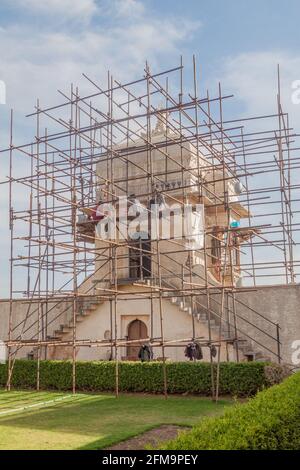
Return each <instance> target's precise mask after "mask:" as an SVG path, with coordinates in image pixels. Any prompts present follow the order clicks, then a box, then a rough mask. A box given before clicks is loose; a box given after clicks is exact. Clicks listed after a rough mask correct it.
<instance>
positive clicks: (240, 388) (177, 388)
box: [0, 360, 280, 396]
mask: <svg viewBox="0 0 300 470" xmlns="http://www.w3.org/2000/svg"><path fill="white" fill-rule="evenodd" d="M266 366H267V367H268V369H266ZM36 367H37V364H36V361H29V360H17V361H16V362H15V367H14V371H13V378H12V385H13V387H15V388H34V387H35V384H36ZM118 367H119V387H120V391H121V392H150V393H162V392H163V365H162V362H156V361H154V362H148V363H146V362H144V363H141V362H120V363H119V365H118ZM166 367H167V382H168V392H169V393H193V394H201V395H210V393H211V366H210V364H209V363H205V362H167V364H166ZM278 368H279V366H278V365H276V364H267V365H266V364H265V363H262V362H247V363H235V362H231V363H230V362H226V363H221V364H220V388H219V391H220V394H221V395H227V394H229V395H236V396H251V395H254V394H255V393H256V392H257V391H258V390H262V389H263V388H265V387H268V386H269V385H271V384H270V382H269V379H268V377H267V376H266V373H265V371H266V370H268V371H269V375H270V370H272V369H276V371H277V372H276V373H274V374H271V376H272V380H274V377H277V378H278V380H279V378H280V374H279V372H278V370H279V369H278ZM215 370H216V367H215ZM6 380H7V365H6V364H5V365H3V364H2V365H0V386H5V384H6ZM76 386H77V390H81V391H93V392H97V391H100V392H101V391H113V390H114V388H115V362H106V361H98V362H96V361H95V362H86V361H85V362H80V361H79V362H77V363H76ZM40 388H41V389H50V390H51V389H54V390H70V389H71V388H72V363H71V362H70V361H41V363H40Z"/></svg>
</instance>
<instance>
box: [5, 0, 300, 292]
mask: <svg viewBox="0 0 300 470" xmlns="http://www.w3.org/2000/svg"><path fill="white" fill-rule="evenodd" d="M299 17H300V3H299V1H298V0H289V1H288V2H282V1H280V0H260V1H259V0H226V1H223V0H210V1H202V0H198V1H197V0H185V1H178V0H160V1H159V0H144V1H142V0H47V1H41V0H14V1H13V2H12V1H11V0H1V2H0V40H1V56H0V57H1V58H0V80H3V81H4V82H5V84H6V91H7V100H6V105H0V147H1V148H4V147H6V146H7V143H8V142H7V130H8V114H9V109H10V108H11V107H12V108H14V110H15V121H16V130H15V134H16V141H22V140H24V139H25V140H31V134H32V129H31V127H30V126H31V124H30V121H28V120H26V119H25V118H24V115H25V114H26V113H27V112H30V111H31V110H32V108H33V106H34V103H35V100H36V98H37V97H39V98H40V100H41V103H42V105H46V104H53V103H56V102H57V101H58V99H59V98H58V95H57V89H61V90H67V89H68V86H69V84H70V82H71V81H72V82H74V83H75V84H79V85H80V86H81V87H82V88H81V89H82V90H83V91H84V90H85V86H86V83H85V82H84V81H83V80H82V77H81V73H82V72H85V73H87V74H88V75H89V76H90V77H91V78H93V79H95V80H99V82H101V80H105V77H106V72H107V69H111V71H112V73H113V74H114V76H115V77H116V78H117V77H118V78H120V79H121V80H127V79H131V78H135V77H139V76H141V74H142V71H143V67H144V64H145V60H146V59H147V60H149V62H150V64H151V66H152V68H153V69H154V70H158V69H160V68H168V67H172V66H174V64H175V65H177V64H178V60H179V55H180V54H183V56H184V60H185V62H187V63H190V62H191V58H192V55H193V54H195V55H196V57H197V62H198V66H199V70H200V72H199V73H200V88H201V89H202V90H203V91H204V90H205V89H206V88H207V87H210V88H212V90H214V89H215V88H216V84H217V82H218V80H221V82H222V83H223V89H224V90H225V91H226V92H229V93H234V94H235V96H236V102H237V105H236V112H237V113H240V114H259V113H265V112H266V113H268V112H269V111H271V112H272V111H274V109H275V104H276V94H275V93H276V91H275V86H276V65H277V63H280V65H281V73H282V94H283V101H284V104H285V109H288V110H289V111H290V113H291V117H292V119H293V124H294V126H295V127H296V128H298V129H299V128H300V126H299V125H298V123H299V117H300V106H298V107H297V106H295V105H292V104H291V99H290V95H291V83H292V82H293V81H294V80H297V79H300V52H299V50H300V35H299ZM0 172H1V175H0V180H3V179H5V177H6V175H7V161H6V160H5V158H4V157H3V155H1V154H0ZM6 189H7V188H6V187H5V186H3V185H0V211H1V219H0V230H1V239H0V264H1V266H0V273H1V285H0V295H3V296H5V295H6V294H7V285H8V284H7V277H8V275H7V269H8V264H7V262H8V230H7V219H8V216H7V197H6ZM20 197H21V195H20Z"/></svg>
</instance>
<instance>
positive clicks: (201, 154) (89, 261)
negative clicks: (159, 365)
mask: <svg viewBox="0 0 300 470" xmlns="http://www.w3.org/2000/svg"><path fill="white" fill-rule="evenodd" d="M189 70H191V71H192V72H191V73H190V72H189ZM84 78H85V79H86V80H87V81H88V83H89V85H90V86H91V92H90V94H88V95H84V96H82V95H81V94H80V92H79V89H78V88H76V87H75V86H74V85H71V87H70V92H69V93H68V94H66V93H63V92H59V93H60V96H61V97H62V100H61V102H60V104H57V105H56V106H51V107H42V106H41V104H40V102H39V100H37V103H36V106H35V109H34V112H32V113H31V114H29V115H28V117H31V118H33V119H35V136H34V138H33V140H32V141H30V142H29V143H25V144H22V145H15V144H14V132H13V128H14V126H13V111H11V122H10V144H9V148H8V149H6V150H3V151H2V152H3V153H6V154H7V155H8V158H9V176H8V179H7V183H8V185H9V220H10V247H11V255H10V304H9V305H10V308H9V333H8V339H7V342H6V344H7V347H8V379H7V388H8V389H10V388H11V379H12V374H13V369H14V364H15V360H16V358H17V357H18V354H19V351H20V350H21V348H32V351H33V355H34V357H35V358H36V360H37V379H36V387H37V389H39V387H40V362H41V360H43V359H46V358H47V357H49V351H51V350H52V351H53V350H59V348H64V350H65V351H66V350H67V351H68V352H69V353H68V354H69V358H70V359H72V363H73V372H72V388H73V392H75V390H76V353H77V351H78V348H82V347H96V348H103V347H104V348H107V347H109V348H110V350H111V359H112V360H114V361H115V371H116V373H115V379H116V385H115V387H116V394H117V395H118V391H119V375H118V371H119V361H120V351H121V349H122V348H124V347H127V348H128V347H130V346H134V345H136V344H140V343H141V342H147V343H149V344H150V345H151V346H152V347H153V348H154V349H155V350H157V351H161V360H162V362H163V374H164V377H163V379H164V393H165V396H167V389H168V383H167V382H168V378H167V373H166V351H167V350H168V349H167V348H169V347H172V348H174V347H177V348H180V347H186V345H187V343H189V342H194V341H197V342H198V343H199V344H200V345H201V346H202V347H204V348H206V347H207V348H208V350H209V351H210V361H211V372H212V373H211V378H212V397H213V399H217V398H218V393H219V365H220V358H221V350H222V348H225V350H226V351H227V352H228V348H229V347H231V348H232V350H233V351H234V354H235V360H237V361H239V360H241V357H240V356H241V353H242V352H241V351H242V344H243V342H245V341H247V339H248V340H251V341H252V342H254V343H255V344H258V345H259V346H260V348H261V349H264V350H265V351H267V353H268V354H269V356H270V358H271V359H272V360H276V361H278V362H280V361H281V351H280V345H281V343H280V325H278V324H276V323H273V322H272V321H271V320H269V319H267V318H266V317H264V315H263V313H260V312H255V311H254V310H253V309H252V312H251V313H252V316H254V317H255V316H257V317H260V318H263V319H264V321H265V322H266V324H267V328H265V329H264V330H262V329H261V328H260V327H259V326H258V325H256V324H255V323H254V324H253V323H252V322H251V321H250V320H247V318H243V317H241V315H240V314H239V310H238V306H239V305H242V304H243V302H242V301H241V300H240V299H239V297H238V294H239V293H241V292H247V290H249V289H250V288H251V289H253V288H255V287H257V286H259V285H261V284H266V283H267V284H277V283H280V284H290V283H294V282H295V279H296V275H297V268H298V267H299V261H298V260H297V259H295V257H294V251H295V248H296V247H297V245H298V244H299V243H298V242H297V233H298V232H299V223H298V222H297V217H298V214H299V211H297V210H295V209H294V205H295V203H296V202H298V201H299V199H297V194H298V191H299V189H300V185H299V184H297V181H295V180H294V174H295V171H294V170H296V169H298V168H299V157H298V156H297V154H296V153H297V151H298V148H297V145H296V144H295V141H296V138H297V134H296V133H295V132H294V131H293V128H291V127H290V124H289V119H288V114H287V113H285V112H284V111H283V109H282V105H281V100H280V75H279V67H278V89H277V103H276V104H277V106H276V110H275V112H274V113H273V114H268V115H262V116H253V117H237V118H227V117H225V108H226V109H228V108H229V109H230V106H231V102H232V98H233V95H224V94H223V92H222V88H221V85H220V84H219V86H218V91H217V93H216V95H213V96H211V94H210V93H209V92H208V91H205V92H204V93H203V92H200V91H199V90H200V87H199V85H198V67H197V64H196V59H195V57H193V61H192V66H191V68H187V73H185V68H184V66H183V60H182V58H181V59H180V63H179V65H178V66H177V67H174V68H173V69H170V70H165V71H162V72H158V73H152V72H151V71H150V66H149V64H148V63H146V65H145V69H144V72H143V75H142V77H141V78H138V79H136V80H134V81H132V82H130V83H121V82H120V81H118V80H116V79H114V77H113V76H112V75H111V74H110V73H109V72H108V74H107V84H106V85H102V86H100V85H99V84H98V83H96V82H95V81H94V80H93V79H91V78H90V77H88V76H87V75H85V74H84ZM274 101H275V100H274ZM20 162H26V163H25V166H24V164H21V163H20ZM24 171H25V173H24ZM20 188H22V193H21V194H22V197H21V201H20V197H19V194H20ZM132 188H134V191H133V192H132ZM15 198H16V199H17V201H15V200H14V199H15ZM100 199H101V203H102V204H104V203H105V204H107V205H108V204H110V205H112V206H113V207H119V205H120V201H121V200H122V201H124V200H125V201H126V208H127V209H128V208H129V207H130V206H133V205H136V204H142V205H143V207H144V208H146V211H147V212H148V215H149V219H151V216H152V212H153V209H152V204H153V203H154V204H156V205H157V204H158V205H159V204H163V205H164V204H165V205H168V204H169V205H171V204H173V203H174V204H176V205H177V207H179V208H180V207H186V205H189V206H191V207H192V210H194V207H196V205H197V204H198V205H200V207H201V206H202V207H204V212H205V215H204V219H205V223H204V228H203V230H201V234H199V233H197V235H201V237H202V238H201V239H202V244H200V246H196V247H195V246H191V244H190V243H187V240H186V238H185V236H182V237H176V236H174V234H172V235H171V234H170V236H169V237H167V238H166V237H162V238H161V237H160V236H159V235H158V233H157V232H156V233H154V231H153V230H149V231H148V236H149V237H148V239H147V241H146V242H145V241H143V240H141V238H135V239H130V238H129V236H126V237H116V238H115V239H108V238H105V237H102V236H101V234H99V231H98V230H97V223H98V222H99V220H100V219H101V217H100V219H98V220H97V219H96V218H95V217H93V213H94V212H96V210H97V208H96V206H97V204H99V203H100ZM162 211H163V209H162ZM162 211H161V212H162ZM172 216H174V218H175V215H174V214H172ZM159 217H161V216H160V215H159ZM171 218H172V217H171ZM147 219H148V217H147ZM113 220H114V222H113V223H114V224H115V228H116V231H117V232H118V233H119V232H120V231H121V228H122V227H121V225H122V220H121V217H120V216H118V217H116V218H115V219H113ZM208 221H209V223H208ZM153 234H154V235H153ZM197 260H198V261H197ZM199 266H200V267H201V268H200V267H199ZM20 270H22V276H21V283H23V285H22V287H20V286H19V284H20V279H19V277H18V275H17V274H16V273H18V272H20ZM15 283H16V284H18V285H17V287H15ZM128 284H130V285H131V286H134V287H135V288H134V289H129V288H128V289H127V290H126V285H128ZM120 286H122V288H121V287H120ZM124 286H125V287H124ZM16 298H21V299H22V301H21V302H22V304H23V305H24V315H23V318H22V319H21V320H20V319H19V320H18V319H16V318H15V315H14V302H15V301H16V300H15V299H16ZM128 299H135V300H148V301H149V302H150V304H151V321H150V323H151V325H152V320H153V315H154V313H153V305H154V303H155V304H156V305H157V306H158V312H157V310H156V312H157V313H156V314H157V315H158V317H159V325H160V326H159V328H160V334H159V336H156V337H154V336H153V329H152V327H151V331H150V334H149V335H148V336H147V337H146V338H140V339H139V340H130V339H128V338H126V337H124V336H123V337H121V335H120V331H119V330H118V321H117V317H118V309H119V308H120V307H119V306H120V304H121V303H122V302H123V301H126V300H128ZM165 299H169V300H170V301H173V302H174V303H177V304H178V303H179V304H180V306H181V307H182V308H183V309H184V310H185V311H186V312H187V314H190V325H191V327H190V336H189V337H184V338H181V339H178V338H176V339H175V338H173V339H170V338H169V339H166V331H165V328H164V308H165V304H164V301H165ZM216 299H218V300H216ZM99 302H108V303H109V305H110V324H111V329H110V332H109V335H108V337H106V338H104V339H103V337H101V338H98V339H91V338H86V339H82V338H81V339H78V337H77V325H78V321H79V318H80V316H82V315H83V314H84V310H85V309H86V308H91V306H93V305H97V303H99ZM243 306H244V307H245V308H246V305H243ZM247 308H248V309H250V307H247ZM66 314H68V315H69V317H68V326H67V327H64V326H63V327H62V332H61V334H60V332H59V331H58V332H57V330H55V331H54V332H53V331H52V327H51V325H53V324H56V323H57V321H59V318H62V319H64V321H65V316H66ZM201 315H202V316H203V315H205V318H206V320H207V325H208V330H207V331H208V334H207V335H206V336H203V335H200V336H199V335H197V333H196V327H195V323H196V321H197V319H199V318H201ZM241 319H242V321H243V324H244V325H247V323H248V325H249V326H251V334H248V333H247V330H245V328H243V329H242V328H241V327H240V323H241ZM213 324H214V325H215V329H214V332H215V334H213V333H212V325H213ZM216 325H217V328H216ZM64 328H67V329H68V333H69V334H68V335H67V336H66V335H65V334H63V333H64V332H65V330H64ZM253 328H254V331H257V332H258V333H259V334H258V335H257V336H256V335H255V334H253V333H252V332H253ZM51 331H52V332H51ZM262 335H266V336H268V338H269V340H271V341H273V346H272V347H270V346H266V345H265V343H264V341H262V340H261V337H262ZM268 344H269V343H268ZM213 348H214V349H215V351H217V354H216V357H213V356H214V355H213V354H212V350H213ZM228 360H229V355H228Z"/></svg>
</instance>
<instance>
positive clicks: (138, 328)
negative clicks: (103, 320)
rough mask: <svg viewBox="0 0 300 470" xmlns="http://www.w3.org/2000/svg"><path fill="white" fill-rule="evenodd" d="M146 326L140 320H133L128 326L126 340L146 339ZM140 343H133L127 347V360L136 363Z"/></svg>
mask: <svg viewBox="0 0 300 470" xmlns="http://www.w3.org/2000/svg"><path fill="white" fill-rule="evenodd" d="M147 336H148V333H147V326H146V325H145V323H144V322H142V321H141V320H138V319H136V320H133V321H132V322H131V323H129V325H128V340H129V341H130V340H134V339H143V338H147ZM141 344H142V343H134V345H132V346H131V345H128V346H127V359H128V360H129V361H137V360H138V354H139V350H140V347H141Z"/></svg>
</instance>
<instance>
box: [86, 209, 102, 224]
mask: <svg viewBox="0 0 300 470" xmlns="http://www.w3.org/2000/svg"><path fill="white" fill-rule="evenodd" d="M98 207H99V206H95V207H93V208H92V209H91V210H92V213H91V214H90V216H89V218H90V219H91V220H93V221H94V222H98V221H99V220H102V219H103V217H104V214H102V213H101V212H100V210H99V209H98Z"/></svg>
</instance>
